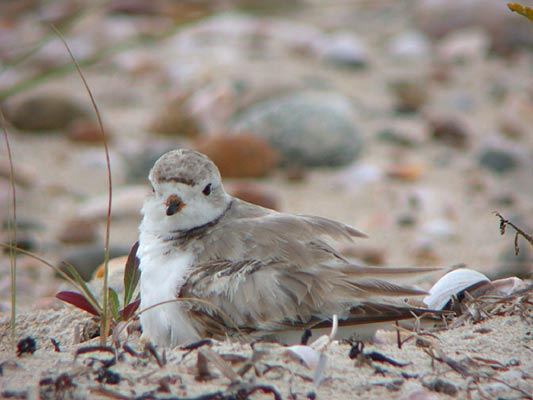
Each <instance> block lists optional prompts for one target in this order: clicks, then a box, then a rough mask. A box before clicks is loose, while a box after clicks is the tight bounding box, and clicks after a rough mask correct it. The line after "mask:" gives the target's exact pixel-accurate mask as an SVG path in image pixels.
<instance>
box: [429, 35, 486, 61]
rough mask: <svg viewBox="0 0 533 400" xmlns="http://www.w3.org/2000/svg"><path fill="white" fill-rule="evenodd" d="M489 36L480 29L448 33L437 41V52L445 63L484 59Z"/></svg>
mask: <svg viewBox="0 0 533 400" xmlns="http://www.w3.org/2000/svg"><path fill="white" fill-rule="evenodd" d="M489 47H490V38H489V37H488V35H487V33H486V32H485V31H483V30H481V29H466V30H459V31H453V32H450V33H448V34H447V35H446V36H445V37H444V38H443V39H442V40H441V42H440V43H439V46H438V48H437V53H438V55H439V57H440V59H441V60H442V61H444V62H446V63H450V62H466V61H469V60H484V59H485V58H486V57H487V55H488V52H489Z"/></svg>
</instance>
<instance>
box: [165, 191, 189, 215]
mask: <svg viewBox="0 0 533 400" xmlns="http://www.w3.org/2000/svg"><path fill="white" fill-rule="evenodd" d="M165 205H166V206H167V215H168V216H171V215H174V214H176V213H178V212H180V211H181V210H182V209H183V207H185V203H184V202H183V200H181V197H179V196H177V195H175V194H173V195H172V196H169V198H168V199H167V201H166V203H165Z"/></svg>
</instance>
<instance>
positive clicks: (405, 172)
mask: <svg viewBox="0 0 533 400" xmlns="http://www.w3.org/2000/svg"><path fill="white" fill-rule="evenodd" d="M424 172H425V167H424V165H422V164H417V163H406V164H394V165H391V166H390V167H389V168H387V176H388V177H389V178H392V179H398V180H401V181H405V182H416V181H417V180H419V179H420V178H421V177H422V175H423V174H424Z"/></svg>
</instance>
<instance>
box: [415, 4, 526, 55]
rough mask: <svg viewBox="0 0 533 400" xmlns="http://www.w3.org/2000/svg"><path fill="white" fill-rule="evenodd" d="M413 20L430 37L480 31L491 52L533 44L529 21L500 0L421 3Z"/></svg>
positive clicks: (504, 51) (518, 48) (512, 49)
mask: <svg viewBox="0 0 533 400" xmlns="http://www.w3.org/2000/svg"><path fill="white" fill-rule="evenodd" d="M480 10H482V12H480ZM413 21H414V25H415V26H416V27H417V28H418V29H419V30H421V31H422V32H423V33H425V34H427V35H429V36H431V37H433V38H441V37H443V36H445V35H446V34H448V33H450V32H454V31H460V30H461V29H465V28H471V27H476V28H478V29H482V30H483V31H485V32H486V33H487V34H488V36H489V38H490V42H491V49H493V50H495V51H497V52H498V53H500V54H503V55H506V54H509V53H510V52H513V51H515V50H520V49H525V48H528V47H531V44H532V43H533V35H531V22H530V21H529V20H528V19H527V18H523V17H521V16H518V15H516V14H514V13H512V12H511V11H509V10H508V9H507V8H505V7H502V2H501V1H499V0H470V1H468V2H464V1H462V0H424V1H421V2H420V4H418V5H417V7H416V12H415V16H414V19H413Z"/></svg>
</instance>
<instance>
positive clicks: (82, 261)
mask: <svg viewBox="0 0 533 400" xmlns="http://www.w3.org/2000/svg"><path fill="white" fill-rule="evenodd" d="M129 250H130V249H129V248H122V247H110V249H109V257H110V259H111V258H115V257H119V256H123V255H126V254H128V253H129ZM104 258H105V253H104V246H103V245H101V244H96V245H92V244H91V245H86V246H80V247H76V248H74V249H71V250H69V251H68V252H66V253H65V254H63V255H62V256H61V257H60V260H61V261H62V262H65V263H67V264H70V265H72V266H73V267H74V268H75V269H76V271H78V273H79V274H80V276H81V277H82V278H83V279H84V280H85V281H89V280H90V279H91V278H92V276H93V273H94V271H96V269H97V268H98V266H99V265H100V264H102V263H103V262H104ZM60 268H61V269H62V270H63V271H64V270H65V269H64V267H63V266H60Z"/></svg>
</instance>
